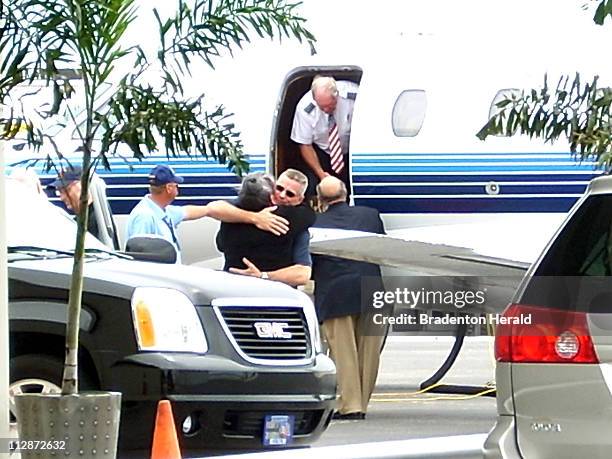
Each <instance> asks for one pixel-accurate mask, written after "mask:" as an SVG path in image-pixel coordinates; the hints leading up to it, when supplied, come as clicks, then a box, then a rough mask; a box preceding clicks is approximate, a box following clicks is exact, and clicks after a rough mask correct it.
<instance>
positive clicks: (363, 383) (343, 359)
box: [322, 315, 384, 414]
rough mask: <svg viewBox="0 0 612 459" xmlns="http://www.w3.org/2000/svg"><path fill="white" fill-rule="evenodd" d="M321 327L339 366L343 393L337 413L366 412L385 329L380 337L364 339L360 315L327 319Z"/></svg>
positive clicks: (338, 375)
mask: <svg viewBox="0 0 612 459" xmlns="http://www.w3.org/2000/svg"><path fill="white" fill-rule="evenodd" d="M322 328H323V333H324V334H325V337H326V339H327V343H328V345H329V349H330V352H331V358H332V359H333V360H334V363H335V364H336V370H337V378H338V389H339V391H340V405H339V407H338V411H339V412H340V413H341V414H347V413H356V412H362V413H365V412H367V410H368V403H369V401H370V397H371V395H372V392H373V391H374V385H375V384H376V377H377V376H378V364H379V361H380V347H381V346H382V342H383V339H384V336H382V333H383V332H384V330H383V329H381V336H364V333H363V328H364V324H363V323H362V322H360V320H359V315H350V316H342V317H334V318H333V319H328V320H326V321H324V322H323V327H322ZM370 328H371V325H370ZM370 333H371V331H370Z"/></svg>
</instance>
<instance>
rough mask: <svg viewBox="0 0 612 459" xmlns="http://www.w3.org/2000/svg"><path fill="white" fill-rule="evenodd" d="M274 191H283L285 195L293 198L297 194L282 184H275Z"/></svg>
mask: <svg viewBox="0 0 612 459" xmlns="http://www.w3.org/2000/svg"><path fill="white" fill-rule="evenodd" d="M276 191H278V192H279V193H282V192H283V191H284V192H285V194H286V195H287V197H289V198H295V197H296V196H297V194H295V193H294V192H293V191H291V190H289V189H287V188H285V187H284V186H282V185H278V184H277V185H276Z"/></svg>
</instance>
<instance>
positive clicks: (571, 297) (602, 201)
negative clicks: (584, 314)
mask: <svg viewBox="0 0 612 459" xmlns="http://www.w3.org/2000/svg"><path fill="white" fill-rule="evenodd" d="M611 225H612V196H608V195H594V196H590V197H589V198H587V200H586V201H585V202H584V203H583V204H582V206H580V208H579V209H578V210H577V211H576V213H575V214H574V215H573V217H572V218H571V220H570V221H569V222H568V223H567V224H566V226H565V228H564V229H563V230H562V232H561V233H560V234H559V235H558V236H557V238H556V240H555V241H554V242H553V244H552V245H551V246H550V248H549V249H548V252H547V253H546V255H545V256H544V258H543V259H542V261H541V263H540V265H539V266H538V268H537V269H536V271H535V272H534V274H533V277H532V278H531V279H530V280H529V284H528V285H527V288H526V289H525V292H524V294H523V298H522V299H521V300H520V302H521V303H523V304H531V305H536V306H543V307H552V308H556V309H566V310H574V311H590V312H612V301H611V300H612V276H611V274H612V236H611V234H612V231H611Z"/></svg>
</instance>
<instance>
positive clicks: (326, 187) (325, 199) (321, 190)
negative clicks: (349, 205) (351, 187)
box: [317, 175, 346, 205]
mask: <svg viewBox="0 0 612 459" xmlns="http://www.w3.org/2000/svg"><path fill="white" fill-rule="evenodd" d="M317 196H318V197H319V201H321V202H322V203H324V204H327V205H330V204H335V203H337V202H343V201H346V185H345V184H344V182H343V181H342V180H340V179H338V178H336V177H332V176H331V175H328V176H327V177H325V178H324V179H323V180H321V182H320V183H319V184H318V185H317Z"/></svg>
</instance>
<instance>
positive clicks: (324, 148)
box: [291, 76, 359, 196]
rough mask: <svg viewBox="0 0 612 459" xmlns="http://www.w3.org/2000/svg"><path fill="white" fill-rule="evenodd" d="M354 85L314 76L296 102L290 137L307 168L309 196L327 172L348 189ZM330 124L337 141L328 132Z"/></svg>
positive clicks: (356, 88) (356, 86) (349, 82)
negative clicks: (334, 127)
mask: <svg viewBox="0 0 612 459" xmlns="http://www.w3.org/2000/svg"><path fill="white" fill-rule="evenodd" d="M358 88H359V86H358V85H357V84H356V83H354V82H352V81H337V82H336V81H335V80H334V79H333V78H332V77H323V76H316V77H315V78H314V80H313V82H312V88H311V90H310V91H308V92H307V93H306V94H304V96H303V97H302V99H301V100H300V101H299V102H298V104H297V107H296V110H295V116H294V118H293V128H292V130H291V139H292V140H293V141H294V142H296V143H298V144H299V148H300V154H301V156H302V158H303V159H304V161H305V163H306V165H307V166H308V168H309V170H307V171H304V172H305V173H306V174H307V175H308V177H309V192H307V194H308V195H309V196H310V195H312V194H314V193H313V191H314V186H316V184H317V183H318V182H319V181H320V180H321V179H323V178H324V177H326V176H327V175H333V176H335V177H338V178H339V179H341V180H342V181H344V183H345V184H346V186H347V189H349V190H350V183H349V169H350V165H349V155H348V153H349V139H350V135H351V122H352V118H353V107H354V104H355V98H356V97H357V90H358ZM334 124H336V125H337V134H336V135H337V137H338V138H337V141H334V135H335V134H332V132H331V131H332V126H333V125H334ZM330 140H331V142H330ZM338 144H339V147H338ZM311 183H312V188H311V186H310V184H311Z"/></svg>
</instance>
